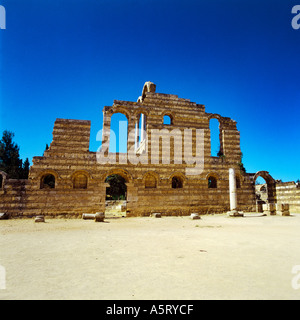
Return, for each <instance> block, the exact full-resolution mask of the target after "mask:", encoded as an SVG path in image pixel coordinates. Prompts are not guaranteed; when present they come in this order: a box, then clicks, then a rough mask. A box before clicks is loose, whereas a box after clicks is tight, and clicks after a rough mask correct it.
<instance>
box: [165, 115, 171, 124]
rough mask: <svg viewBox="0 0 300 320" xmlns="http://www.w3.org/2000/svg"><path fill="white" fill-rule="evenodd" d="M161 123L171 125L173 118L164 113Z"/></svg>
mask: <svg viewBox="0 0 300 320" xmlns="http://www.w3.org/2000/svg"><path fill="white" fill-rule="evenodd" d="M163 124H165V125H171V124H173V119H172V117H171V116H170V115H164V119H163Z"/></svg>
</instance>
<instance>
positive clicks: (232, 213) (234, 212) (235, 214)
mask: <svg viewBox="0 0 300 320" xmlns="http://www.w3.org/2000/svg"><path fill="white" fill-rule="evenodd" d="M227 215H228V216H229V217H243V216H244V214H243V213H242V212H238V211H237V210H232V211H228V212H227Z"/></svg>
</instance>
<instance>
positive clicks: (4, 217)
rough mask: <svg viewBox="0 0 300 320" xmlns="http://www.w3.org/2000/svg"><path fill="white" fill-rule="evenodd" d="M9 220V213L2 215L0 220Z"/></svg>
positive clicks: (0, 214)
mask: <svg viewBox="0 0 300 320" xmlns="http://www.w3.org/2000/svg"><path fill="white" fill-rule="evenodd" d="M7 219H9V214H8V213H0V220H7Z"/></svg>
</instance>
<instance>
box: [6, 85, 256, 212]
mask: <svg viewBox="0 0 300 320" xmlns="http://www.w3.org/2000/svg"><path fill="white" fill-rule="evenodd" d="M118 112H121V113H123V114H125V115H126V117H127V119H128V141H127V150H128V152H129V157H130V156H131V152H134V153H136V150H135V144H136V138H137V137H136V135H135V128H136V126H137V123H138V120H139V116H140V114H141V113H143V114H144V115H145V118H146V132H147V135H146V140H145V142H143V143H144V147H143V148H141V150H140V153H141V156H143V152H144V151H147V152H148V153H147V156H148V158H147V161H146V162H140V163H139V161H137V163H133V162H132V161H129V159H126V158H125V161H124V156H125V155H124V154H123V155H121V154H116V160H117V161H116V162H115V163H106V162H104V163H98V162H97V156H96V153H94V152H90V151H89V141H90V140H89V139H90V125H91V123H90V121H81V120H65V119H57V120H56V122H55V125H54V130H53V141H52V143H51V145H50V148H49V149H48V150H47V151H45V153H44V155H43V156H42V157H35V158H33V166H32V167H31V169H30V174H29V180H28V182H27V183H25V184H24V188H23V189H24V190H23V192H24V194H23V200H22V201H21V202H22V205H23V207H22V208H21V209H22V210H19V211H18V212H19V213H20V212H21V211H22V212H21V213H22V214H23V215H26V216H34V215H39V214H44V215H48V216H58V215H63V216H81V215H82V213H95V212H99V211H102V212H103V211H105V196H106V187H108V184H106V183H105V178H106V177H107V176H109V175H111V174H120V175H121V176H123V177H124V178H125V180H126V184H127V216H139V215H141V216H144V215H149V214H150V213H153V212H161V213H162V214H164V215H188V214H190V213H192V212H198V213H217V212H226V211H227V210H229V207H230V204H229V173H228V171H229V168H234V169H235V171H236V173H237V176H238V178H239V180H240V188H239V189H238V190H237V193H238V205H239V209H240V210H247V211H251V210H252V209H253V210H254V209H255V192H254V191H253V190H254V189H253V185H252V182H251V179H249V177H248V176H247V175H245V174H244V173H242V172H240V170H239V165H238V162H239V159H240V142H239V132H238V130H237V128H236V122H235V121H234V120H231V119H230V118H225V117H221V116H220V115H216V114H211V113H206V112H205V107H204V106H203V105H200V104H196V103H195V102H191V101H190V100H188V99H182V98H178V96H176V95H170V94H160V93H155V92H154V90H151V91H150V92H146V91H144V90H143V95H142V98H139V101H138V102H130V101H121V100H115V101H114V104H113V106H107V107H104V109H103V116H104V117H103V119H104V120H103V139H102V146H103V150H104V149H105V147H106V148H107V146H108V145H109V140H110V137H109V133H110V125H111V116H112V115H113V114H114V113H118ZM164 115H168V116H169V117H170V118H171V120H172V121H171V124H169V125H167V124H164V121H163V119H164ZM211 118H217V119H218V120H219V122H220V132H221V134H220V136H221V137H222V140H221V141H222V148H223V152H224V156H223V157H211V153H210V149H211V148H210V145H211V142H210V130H209V121H210V119H211ZM185 129H193V130H194V134H193V135H192V139H191V140H187V141H185V140H184V130H185ZM197 129H200V130H202V131H203V141H202V142H201V143H202V145H203V148H204V149H203V150H204V158H203V160H204V166H203V170H201V172H198V173H195V174H191V175H189V174H187V169H190V168H192V167H193V166H194V165H191V164H186V163H185V162H184V160H185V158H184V156H185V155H184V153H183V152H182V154H180V153H178V149H176V147H177V146H178V144H180V143H181V144H182V149H183V150H184V147H185V145H184V144H185V143H186V146H189V147H190V148H191V150H192V156H195V155H196V142H199V141H197V135H196V134H195V132H196V130H197ZM173 130H175V131H176V132H179V133H180V134H181V135H180V134H179V138H178V137H175V138H174V137H171V139H170V137H168V139H169V141H170V162H169V163H165V162H164V159H163V147H162V144H161V143H160V144H159V146H153V145H151V140H152V139H154V138H156V140H157V139H158V141H160V140H162V139H163V137H161V135H162V133H163V132H167V134H169V133H170V132H172V131H173ZM180 139H181V141H180ZM108 154H109V153H108V148H107V150H106V155H108ZM134 156H135V157H136V154H134ZM153 157H154V158H156V159H158V162H157V163H152V158H153ZM120 159H122V161H120ZM135 159H137V158H135ZM180 160H182V161H180ZM47 175H52V176H53V177H54V178H55V188H43V187H42V186H43V184H42V182H43V179H44V178H45V177H46V176H47ZM78 175H80V176H81V177H82V176H84V177H86V179H87V185H86V188H84V189H76V188H74V185H75V184H74V181H75V178H76V177H77V176H78ZM210 177H214V178H215V179H216V181H217V187H216V188H209V187H208V180H209V178H210ZM173 178H177V179H179V180H180V181H181V187H179V188H173V185H172V184H173ZM25 195H26V197H25ZM1 199H2V198H1V197H0V201H1ZM0 208H1V202H0Z"/></svg>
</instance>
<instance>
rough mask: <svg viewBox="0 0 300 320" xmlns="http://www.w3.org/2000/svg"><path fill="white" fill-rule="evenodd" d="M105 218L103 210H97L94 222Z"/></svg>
mask: <svg viewBox="0 0 300 320" xmlns="http://www.w3.org/2000/svg"><path fill="white" fill-rule="evenodd" d="M104 218H105V215H104V212H97V213H96V214H95V222H103V221H104Z"/></svg>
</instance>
